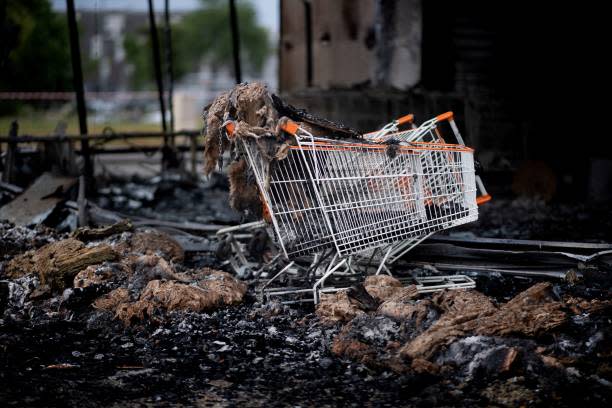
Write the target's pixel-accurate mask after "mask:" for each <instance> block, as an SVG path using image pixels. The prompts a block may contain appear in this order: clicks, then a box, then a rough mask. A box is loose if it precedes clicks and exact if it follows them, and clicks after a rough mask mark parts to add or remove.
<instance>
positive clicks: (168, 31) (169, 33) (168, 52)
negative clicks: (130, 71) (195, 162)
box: [164, 0, 175, 147]
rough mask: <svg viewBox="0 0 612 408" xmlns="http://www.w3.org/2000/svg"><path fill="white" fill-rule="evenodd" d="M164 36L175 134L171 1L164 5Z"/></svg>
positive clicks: (172, 139) (169, 101)
mask: <svg viewBox="0 0 612 408" xmlns="http://www.w3.org/2000/svg"><path fill="white" fill-rule="evenodd" d="M164 23H165V27H164V34H165V40H166V71H167V72H168V113H169V114H170V132H174V104H173V101H172V94H173V93H174V69H173V64H172V58H173V55H172V28H171V27H170V0H165V3H164ZM170 144H171V145H172V147H174V144H175V143H174V136H172V137H171V138H170Z"/></svg>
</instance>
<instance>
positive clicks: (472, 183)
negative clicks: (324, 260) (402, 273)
mask: <svg viewBox="0 0 612 408" xmlns="http://www.w3.org/2000/svg"><path fill="white" fill-rule="evenodd" d="M405 118H406V117H405ZM405 118H404V119H405ZM443 120H446V121H452V114H451V115H450V116H448V115H447V116H445V117H442V116H440V117H437V118H434V119H433V120H431V121H428V122H425V123H424V124H423V125H421V126H419V127H416V128H413V129H410V130H409V131H404V132H399V131H398V130H397V129H395V128H393V126H388V127H385V128H383V129H382V130H381V131H379V132H376V133H375V134H368V135H366V137H364V140H362V141H357V142H356V141H346V140H336V139H330V138H323V137H315V136H314V135H312V134H311V133H309V132H308V131H307V130H306V129H304V128H301V127H299V126H298V125H297V124H296V123H294V122H292V121H289V120H286V121H284V125H283V130H284V131H285V132H286V133H287V134H289V135H290V143H289V147H288V151H287V154H286V157H284V158H283V159H282V160H270V157H269V155H268V154H267V153H266V152H264V151H262V149H261V146H260V144H259V143H258V140H257V138H252V137H241V138H238V141H237V144H238V147H239V151H240V152H241V153H242V154H243V155H244V156H245V157H246V158H247V160H248V163H249V166H250V168H251V170H252V171H253V173H254V175H255V179H256V181H257V184H258V187H259V190H260V193H261V195H262V201H263V204H264V208H265V211H264V212H265V214H266V215H267V217H268V219H269V220H270V222H271V224H272V225H273V228H274V232H275V237H276V240H277V243H278V245H279V246H280V248H281V251H282V253H283V255H284V256H285V257H286V258H288V259H292V258H296V257H298V256H301V255H308V254H316V255H320V254H322V253H323V252H324V251H326V250H332V251H333V252H334V256H333V258H332V260H331V261H330V262H329V264H328V267H327V268H326V270H325V272H324V273H323V276H322V277H321V278H320V279H319V280H318V281H317V282H316V283H315V284H314V286H313V288H312V292H313V296H314V301H315V303H316V302H317V301H318V296H319V287H320V286H322V285H323V283H324V281H325V280H326V279H327V277H329V276H330V275H331V274H333V273H335V272H336V271H338V270H339V269H340V268H342V267H344V268H345V269H348V270H351V269H352V266H351V265H352V258H353V257H354V256H359V255H360V254H361V255H362V254H364V253H367V252H369V251H372V250H374V249H379V248H389V249H387V250H386V255H385V257H384V258H383V259H382V261H381V263H380V266H379V268H378V270H377V273H379V272H380V271H381V270H382V269H383V268H384V264H385V262H386V259H387V258H388V256H389V255H390V254H391V252H392V251H391V249H392V248H396V250H397V248H398V245H405V244H406V242H414V241H420V240H422V239H424V238H425V237H427V236H428V235H430V234H431V233H433V232H436V231H440V230H442V229H447V228H451V227H454V226H457V225H460V224H464V223H467V222H471V221H474V220H476V219H477V217H478V210H477V200H476V177H475V172H474V160H473V150H472V149H470V148H468V147H465V146H464V145H462V144H449V143H445V142H444V141H443V140H442V139H441V137H437V138H432V139H431V140H428V141H425V138H424V136H422V135H425V134H428V135H431V134H434V135H437V134H438V133H436V132H437V124H438V123H439V122H440V121H443ZM396 122H397V123H396V125H399V124H401V123H400V122H401V120H398V121H396ZM404 122H408V121H407V120H404ZM453 123H454V122H453ZM234 128H235V124H234V123H233V122H226V126H225V129H226V132H227V135H228V137H230V138H231V137H232V134H233V129H234ZM404 135H405V137H406V139H405V140H401V141H397V140H398V139H397V138H399V137H404ZM391 139H394V140H395V141H394V142H393V143H390V140H391ZM458 140H459V139H458ZM315 258H316V257H315ZM281 273H282V271H281Z"/></svg>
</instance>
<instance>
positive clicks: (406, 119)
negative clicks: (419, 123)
mask: <svg viewBox="0 0 612 408" xmlns="http://www.w3.org/2000/svg"><path fill="white" fill-rule="evenodd" d="M396 122H397V124H398V125H403V124H404V123H412V122H414V115H413V114H412V113H409V114H408V115H405V116H402V117H401V118H399V119H398V120H396Z"/></svg>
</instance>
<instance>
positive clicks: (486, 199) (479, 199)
mask: <svg viewBox="0 0 612 408" xmlns="http://www.w3.org/2000/svg"><path fill="white" fill-rule="evenodd" d="M492 198H493V197H491V195H490V194H486V195H482V196H480V197H476V204H478V205H481V204H484V203H486V202H489V201H491V199H492Z"/></svg>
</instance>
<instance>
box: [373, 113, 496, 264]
mask: <svg viewBox="0 0 612 408" xmlns="http://www.w3.org/2000/svg"><path fill="white" fill-rule="evenodd" d="M442 122H446V123H448V127H450V129H451V131H452V137H453V138H454V139H455V140H456V142H457V143H458V144H459V145H465V142H464V141H463V137H462V136H461V133H460V132H459V128H458V127H457V124H456V123H455V120H454V115H453V112H446V113H443V114H441V115H438V116H436V117H434V118H432V119H430V120H428V121H426V122H424V123H423V124H421V125H420V126H416V125H415V123H414V115H412V114H408V115H405V116H403V117H401V118H399V119H397V120H394V121H392V122H390V123H388V124H387V125H385V126H383V127H382V128H381V129H380V130H378V131H376V132H371V133H367V134H365V135H364V138H365V139H367V140H371V141H376V142H379V143H389V142H391V141H393V142H395V143H399V144H408V145H409V144H410V143H417V142H421V143H423V142H425V143H442V144H445V143H446V141H445V139H444V137H443V133H444V131H442V130H441V129H440V126H439V124H440V123H442ZM404 124H409V125H410V127H409V128H408V129H405V130H400V129H399V127H400V126H401V125H404ZM449 159H452V157H450V156H444V155H437V156H430V155H424V156H423V160H424V161H425V162H424V163H423V166H424V168H425V169H428V168H441V167H443V166H445V165H446V164H447V160H449ZM443 177H444V176H443V175H442V179H437V178H436V176H435V175H431V177H429V178H427V179H426V180H427V182H428V183H429V185H427V186H426V189H432V188H433V189H435V188H436V186H439V185H444V184H445V180H444V179H443ZM475 181H476V186H477V187H478V190H479V194H480V195H479V196H478V197H477V198H476V203H477V204H478V205H481V204H484V203H485V202H487V201H490V200H491V196H490V195H489V194H488V193H487V190H486V188H485V186H484V184H483V182H482V179H481V178H480V176H478V175H476V176H475ZM435 232H436V231H431V232H428V233H426V234H424V235H422V236H412V237H409V238H407V239H405V240H403V241H400V242H396V243H394V244H391V245H389V246H388V247H387V248H385V249H384V251H382V252H383V253H384V257H383V262H382V263H381V267H385V264H392V263H393V262H395V261H396V260H398V259H399V258H401V257H402V256H403V255H405V254H406V253H407V252H408V251H410V250H411V249H412V248H414V247H415V246H416V245H418V244H419V243H421V242H422V241H424V240H425V239H427V238H428V237H430V236H431V235H433V234H434V233H435ZM380 270H381V269H380V268H379V270H378V271H377V273H378V272H380Z"/></svg>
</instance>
